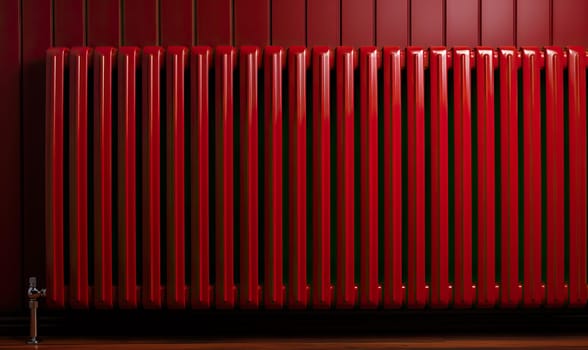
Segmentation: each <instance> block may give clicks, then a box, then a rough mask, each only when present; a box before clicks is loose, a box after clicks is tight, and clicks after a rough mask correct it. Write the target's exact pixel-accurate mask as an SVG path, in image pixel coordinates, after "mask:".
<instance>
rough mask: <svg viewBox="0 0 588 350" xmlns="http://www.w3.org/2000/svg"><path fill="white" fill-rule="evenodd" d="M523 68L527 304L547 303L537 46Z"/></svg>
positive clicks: (525, 57) (527, 51)
mask: <svg viewBox="0 0 588 350" xmlns="http://www.w3.org/2000/svg"><path fill="white" fill-rule="evenodd" d="M522 60H523V63H522V70H523V101H522V102H523V116H522V117H523V129H524V130H523V140H524V144H523V154H524V160H523V186H524V188H523V193H524V198H523V205H524V213H523V220H524V222H523V227H524V241H523V245H524V253H523V254H524V261H523V266H524V267H523V269H524V271H523V287H524V288H523V305H525V306H526V307H537V306H539V305H540V304H541V303H542V302H543V298H544V296H545V290H544V289H543V288H542V286H541V283H542V282H541V269H540V268H539V266H541V230H542V224H541V220H537V219H536V218H540V217H541V215H542V209H541V192H542V191H541V179H542V175H541V97H540V93H541V86H540V85H539V83H540V75H539V74H540V69H541V67H542V66H543V59H542V57H541V55H540V51H539V49H537V48H524V49H523V50H522Z"/></svg>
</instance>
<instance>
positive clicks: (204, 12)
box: [196, 0, 233, 46]
mask: <svg viewBox="0 0 588 350" xmlns="http://www.w3.org/2000/svg"><path fill="white" fill-rule="evenodd" d="M232 3H233V2H232V1H231V0H199V1H197V2H196V43H197V45H210V46H216V45H231V44H232V43H233V20H232V13H233V12H232V11H233V9H232Z"/></svg>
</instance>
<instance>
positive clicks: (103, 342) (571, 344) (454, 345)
mask: <svg viewBox="0 0 588 350" xmlns="http://www.w3.org/2000/svg"><path fill="white" fill-rule="evenodd" d="M35 348H37V349H108V350H117V349H121V350H122V349H497V348H504V349H588V335H586V336H545V337H540V336H526V337H522V336H505V337H501V336H497V335H492V336H478V337H472V336H462V337H457V336H452V337H406V338H403V337H394V338H325V339H321V338H301V339H295V338H279V339H273V338H267V339H247V338H240V339H229V340H226V339H208V340H203V339H188V338H174V339H161V338H158V339H151V338H128V339H127V338H106V339H105V338H56V337H49V338H46V339H44V341H43V342H42V343H41V344H40V345H38V346H30V345H25V344H24V339H23V338H15V337H5V338H0V349H35Z"/></svg>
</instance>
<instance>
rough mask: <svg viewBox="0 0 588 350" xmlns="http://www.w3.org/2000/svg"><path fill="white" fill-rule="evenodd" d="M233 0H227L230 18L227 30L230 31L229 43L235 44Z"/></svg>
mask: <svg viewBox="0 0 588 350" xmlns="http://www.w3.org/2000/svg"><path fill="white" fill-rule="evenodd" d="M235 1H236V0H229V6H230V7H231V9H230V13H231V14H230V16H231V18H230V19H229V25H230V26H231V29H230V30H229V31H230V32H231V37H230V38H229V45H235Z"/></svg>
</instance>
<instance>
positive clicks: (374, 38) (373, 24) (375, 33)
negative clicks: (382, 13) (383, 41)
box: [372, 0, 378, 46]
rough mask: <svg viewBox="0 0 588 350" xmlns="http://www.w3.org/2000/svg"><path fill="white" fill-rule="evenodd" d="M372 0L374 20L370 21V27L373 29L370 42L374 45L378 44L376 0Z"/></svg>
mask: <svg viewBox="0 0 588 350" xmlns="http://www.w3.org/2000/svg"><path fill="white" fill-rule="evenodd" d="M372 1H373V2H374V12H373V15H374V21H373V23H372V28H373V30H374V34H373V36H372V43H373V45H374V46H377V45H378V0H372Z"/></svg>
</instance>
